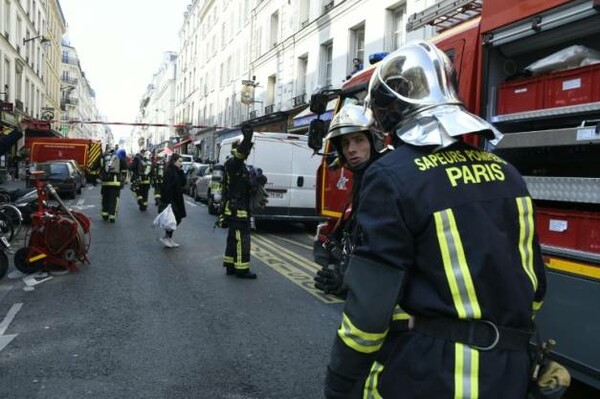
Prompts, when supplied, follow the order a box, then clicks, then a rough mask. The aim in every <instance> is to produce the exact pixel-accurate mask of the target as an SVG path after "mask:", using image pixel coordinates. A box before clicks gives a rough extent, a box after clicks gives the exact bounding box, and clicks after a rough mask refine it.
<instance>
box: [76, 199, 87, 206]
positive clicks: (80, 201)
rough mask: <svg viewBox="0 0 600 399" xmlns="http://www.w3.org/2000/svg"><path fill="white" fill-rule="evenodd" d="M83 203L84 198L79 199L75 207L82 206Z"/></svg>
mask: <svg viewBox="0 0 600 399" xmlns="http://www.w3.org/2000/svg"><path fill="white" fill-rule="evenodd" d="M84 202H85V199H84V198H80V199H78V200H77V204H76V205H83V203H84Z"/></svg>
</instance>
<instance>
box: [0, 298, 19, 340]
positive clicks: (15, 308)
mask: <svg viewBox="0 0 600 399" xmlns="http://www.w3.org/2000/svg"><path fill="white" fill-rule="evenodd" d="M22 306H23V304H22V303H15V304H14V305H12V307H11V308H10V310H9V311H8V313H7V314H6V317H4V320H2V323H0V336H2V335H4V333H5V332H6V329H7V328H8V325H9V324H10V322H11V321H12V320H13V319H14V318H15V316H16V315H17V313H18V312H19V310H21V307H22Z"/></svg>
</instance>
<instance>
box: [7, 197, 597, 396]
mask: <svg viewBox="0 0 600 399" xmlns="http://www.w3.org/2000/svg"><path fill="white" fill-rule="evenodd" d="M67 202H68V204H69V206H71V207H73V208H74V209H77V210H80V211H82V212H84V213H86V214H87V215H88V216H90V217H91V219H92V245H91V248H90V252H89V258H90V262H91V264H90V265H86V266H82V267H81V270H80V271H79V272H77V273H69V274H62V275H51V276H49V277H50V278H44V277H43V276H40V277H39V278H35V277H36V276H23V275H22V274H21V273H19V272H18V271H16V270H15V269H14V267H13V266H11V268H10V269H9V274H8V276H7V277H5V278H4V279H3V280H0V398H6V399H12V398H15V399H28V398H36V399H37V398H61V399H63V398H64V399H71V398H73V399H75V398H84V397H89V398H169V399H171V398H216V399H220V398H223V399H271V398H278V399H279V398H282V399H288V398H289V399H296V398H299V399H300V398H302V399H312V398H320V397H322V395H321V392H322V386H323V376H324V371H325V367H326V364H327V361H328V356H329V350H330V345H331V342H332V340H333V336H334V334H335V330H336V328H337V324H338V322H339V318H340V312H341V306H342V305H341V303H340V302H339V301H336V300H332V299H331V298H330V297H327V296H323V295H321V294H320V293H318V292H316V291H315V290H314V289H313V287H312V276H313V275H314V272H315V271H316V268H317V266H316V265H315V264H314V263H313V262H312V237H311V234H312V231H311V230H308V229H306V228H305V227H303V226H302V225H289V224H282V223H271V224H266V225H262V226H260V229H259V232H258V233H254V234H253V238H252V255H253V257H252V269H253V270H254V271H256V272H257V273H258V275H259V278H258V279H257V280H255V281H247V280H239V279H236V278H233V277H227V276H225V274H224V270H223V268H222V267H221V262H222V255H223V251H224V246H225V239H226V230H220V229H217V230H214V229H213V227H212V226H213V223H214V216H210V215H208V212H207V209H206V206H204V205H203V204H200V203H196V202H194V201H192V200H191V199H189V198H186V207H187V212H188V217H187V218H185V219H184V220H183V223H182V224H181V226H180V228H179V229H178V230H177V231H176V232H175V236H174V238H175V240H176V241H177V242H179V243H180V244H181V247H180V248H177V249H165V248H163V247H162V246H161V244H160V243H159V242H158V240H157V239H158V237H159V236H160V232H159V231H157V230H155V229H153V228H152V226H151V223H152V220H153V219H154V217H155V215H156V208H155V207H154V206H150V207H149V210H148V211H147V212H143V213H142V212H140V211H139V210H138V209H137V206H136V204H135V201H134V199H133V196H132V193H131V192H130V191H129V189H128V188H125V189H124V190H123V191H122V197H121V207H120V212H119V215H118V218H117V222H116V223H115V224H110V223H108V222H104V221H102V220H101V219H100V217H99V213H100V211H99V207H98V205H99V203H100V190H99V188H93V187H88V188H86V189H85V190H84V192H83V194H82V195H81V196H79V197H78V198H77V199H75V200H69V201H67ZM22 245H23V242H22V240H21V241H18V240H17V241H16V242H15V243H14V246H15V247H16V248H19V247H20V246H22ZM573 385H574V386H573V387H572V388H571V389H570V390H569V392H568V393H567V395H566V396H565V399H592V398H600V392H598V391H597V390H594V389H591V388H589V387H587V386H584V385H582V384H580V383H577V382H574V383H573Z"/></svg>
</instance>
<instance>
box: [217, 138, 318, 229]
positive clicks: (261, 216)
mask: <svg viewBox="0 0 600 399" xmlns="http://www.w3.org/2000/svg"><path fill="white" fill-rule="evenodd" d="M242 138H243V137H242V136H241V135H240V136H238V137H232V138H229V139H225V140H223V141H222V142H221V148H220V151H219V164H221V165H223V164H224V163H225V161H226V160H227V158H228V157H230V156H231V147H232V143H233V142H234V141H236V140H240V141H241V140H242ZM252 143H253V146H252V151H251V152H250V155H249V156H248V159H247V160H246V165H252V166H253V167H254V168H255V169H258V168H260V169H262V171H263V174H264V175H265V176H266V177H267V185H266V186H265V189H266V191H267V193H269V203H268V204H267V206H266V207H265V209H264V210H262V211H261V212H259V213H256V214H255V215H254V217H255V219H256V220H288V221H299V222H313V221H319V220H322V217H320V216H319V215H318V214H317V211H316V205H315V201H316V177H317V168H318V167H319V164H320V162H321V158H320V157H318V156H313V151H312V150H311V149H310V148H308V137H307V136H302V135H298V134H287V133H267V132H255V133H254V137H253V138H252Z"/></svg>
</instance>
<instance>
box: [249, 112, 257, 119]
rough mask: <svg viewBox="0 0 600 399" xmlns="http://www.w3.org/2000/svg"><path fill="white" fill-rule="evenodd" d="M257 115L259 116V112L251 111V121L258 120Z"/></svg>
mask: <svg viewBox="0 0 600 399" xmlns="http://www.w3.org/2000/svg"><path fill="white" fill-rule="evenodd" d="M257 114H258V111H257V110H252V111H250V119H253V118H256V116H257Z"/></svg>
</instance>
